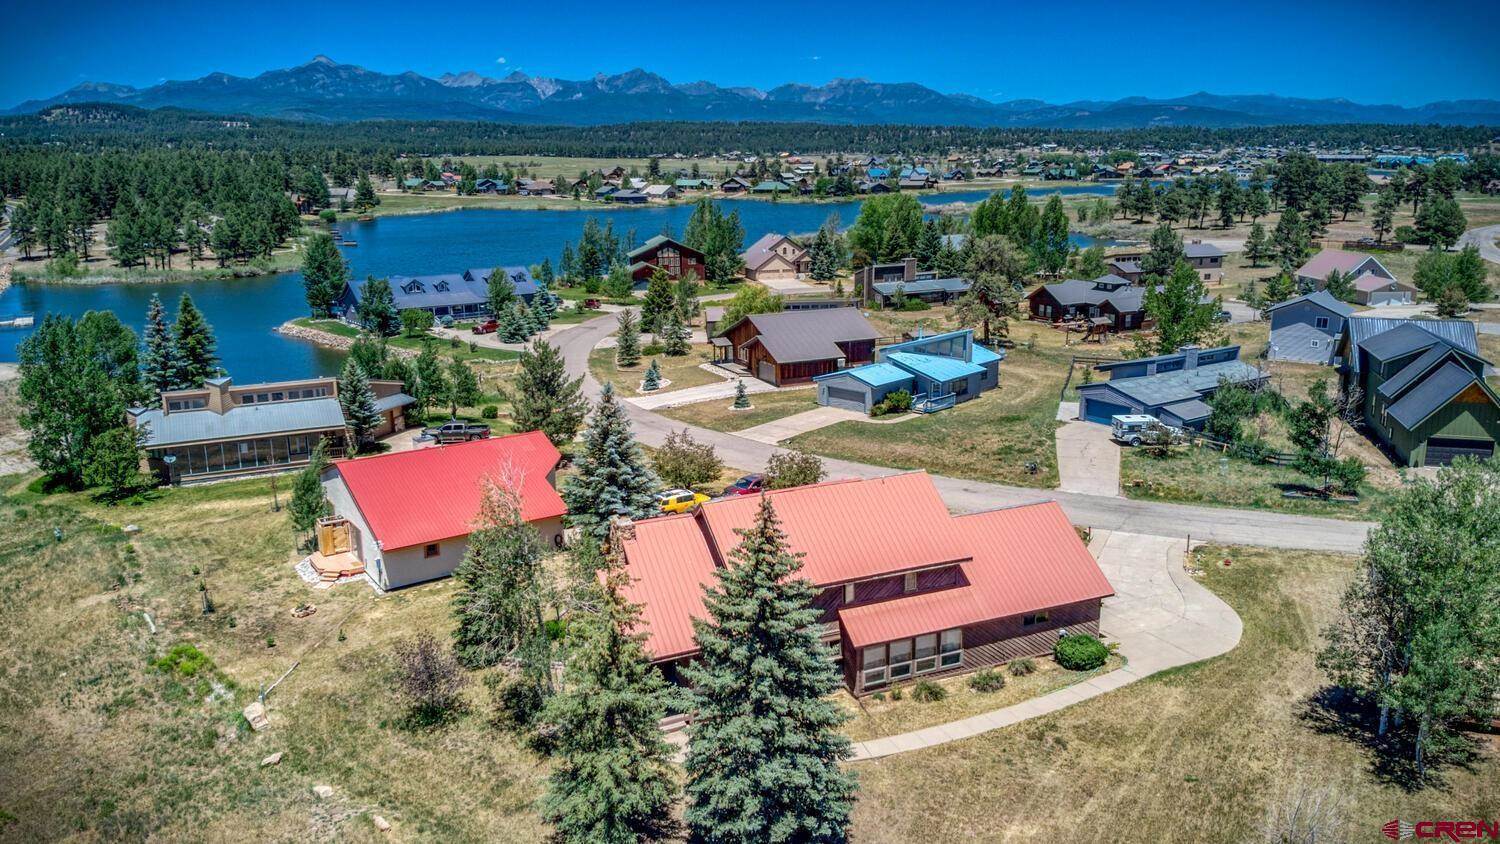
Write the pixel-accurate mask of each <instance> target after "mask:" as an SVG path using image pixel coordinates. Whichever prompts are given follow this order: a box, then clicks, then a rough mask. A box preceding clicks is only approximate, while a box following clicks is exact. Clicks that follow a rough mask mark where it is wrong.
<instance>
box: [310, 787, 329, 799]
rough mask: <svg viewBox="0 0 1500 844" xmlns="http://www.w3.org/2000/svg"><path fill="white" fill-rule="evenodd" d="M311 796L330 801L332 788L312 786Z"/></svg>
mask: <svg viewBox="0 0 1500 844" xmlns="http://www.w3.org/2000/svg"><path fill="white" fill-rule="evenodd" d="M313 794H315V795H317V797H318V799H319V800H331V799H333V786H331V785H315V786H313Z"/></svg>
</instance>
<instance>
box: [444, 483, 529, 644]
mask: <svg viewBox="0 0 1500 844" xmlns="http://www.w3.org/2000/svg"><path fill="white" fill-rule="evenodd" d="M523 482H524V479H522V478H519V477H505V476H501V477H486V478H484V479H483V481H482V483H483V493H482V497H481V498H480V504H479V514H478V516H476V517H475V520H474V530H473V532H472V533H470V534H469V544H468V548H467V549H466V550H465V551H464V558H463V560H462V561H461V562H460V563H459V564H458V565H457V566H456V567H455V568H454V569H453V579H454V580H455V581H456V582H457V583H458V591H457V592H456V593H455V594H454V596H453V614H454V616H455V617H456V619H457V622H458V623H457V624H456V625H455V627H454V630H453V639H454V643H453V655H454V656H456V657H458V661H459V662H461V663H463V665H464V666H465V667H467V668H487V667H489V666H491V665H495V664H496V663H498V662H500V661H501V660H502V659H505V658H507V657H510V656H512V655H513V654H515V653H516V652H517V651H518V650H519V651H521V652H523V653H526V652H532V653H535V652H536V651H537V650H543V649H545V648H546V645H545V642H546V639H547V631H546V628H545V627H544V625H543V619H542V607H543V603H544V598H545V579H544V577H543V572H542V552H543V548H544V546H543V544H542V537H541V534H539V533H537V531H536V528H534V527H532V526H531V525H529V524H527V523H526V520H525V519H523V518H522V517H521V497H520V492H519V490H520V486H521V484H522V483H523Z"/></svg>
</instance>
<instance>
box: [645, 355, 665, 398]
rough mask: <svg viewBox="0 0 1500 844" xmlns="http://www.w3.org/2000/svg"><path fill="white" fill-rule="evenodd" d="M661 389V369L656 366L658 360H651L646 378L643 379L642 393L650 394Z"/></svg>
mask: <svg viewBox="0 0 1500 844" xmlns="http://www.w3.org/2000/svg"><path fill="white" fill-rule="evenodd" d="M660 389H661V367H659V366H657V365H656V358H652V359H651V365H650V366H648V367H646V377H645V378H643V379H641V392H643V393H649V392H651V391H653V390H660Z"/></svg>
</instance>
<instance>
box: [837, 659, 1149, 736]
mask: <svg viewBox="0 0 1500 844" xmlns="http://www.w3.org/2000/svg"><path fill="white" fill-rule="evenodd" d="M1032 662H1033V663H1034V664H1035V665H1036V672H1035V673H1033V674H1027V675H1025V676H1023V677H1015V676H1012V675H1011V674H1010V672H1009V671H1007V670H1005V666H1001V667H1000V669H998V670H1000V671H1001V672H1002V673H1003V674H1004V675H1005V687H1004V688H1002V689H999V690H998V691H993V692H978V691H975V690H974V689H971V688H969V678H970V677H971V676H972V675H968V674H965V675H962V676H958V677H947V678H944V679H941V680H933V681H932V682H933V683H936V684H937V685H939V686H941V687H943V690H944V691H945V692H947V697H945V698H943V699H942V700H940V701H931V702H927V703H923V702H921V701H915V700H912V698H911V687H912V685H914V684H912V683H907V684H904V685H903V686H901V687H900V690H901V693H902V694H901V699H900V700H896V699H894V698H893V697H892V696H891V692H890V691H886V692H883V693H881V694H880V696H879V697H876V696H874V695H871V696H869V697H864V698H855V697H854V696H853V695H850V694H848V693H840V694H839V696H838V699H839V702H840V704H841V705H842V706H843V707H844V709H845V710H846V711H848V713H849V716H850V720H849V721H848V722H846V723H845V724H844V726H843V728H842V729H843V732H844V733H846V734H847V735H848V736H849V737H850V738H852V739H854V740H855V741H865V740H867V739H872V738H881V737H883V736H893V735H898V734H900V733H905V732H910V731H911V730H920V729H923V728H926V727H932V726H936V725H938V724H946V723H948V722H949V721H957V720H959V719H962V718H968V717H969V716H971V715H979V714H981V713H984V712H989V711H990V710H993V709H1000V708H1002V707H1006V706H1010V705H1012V704H1016V703H1020V702H1022V701H1025V700H1029V699H1031V698H1034V697H1040V696H1042V695H1044V694H1048V693H1049V692H1055V691H1057V690H1058V689H1061V688H1065V687H1067V686H1071V685H1073V684H1074V683H1078V682H1080V681H1083V680H1087V679H1088V678H1090V677H1097V676H1099V675H1100V674H1107V673H1109V672H1111V671H1114V670H1115V669H1117V668H1119V667H1121V666H1123V665H1124V664H1125V660H1124V659H1123V658H1122V657H1119V656H1114V655H1111V656H1110V658H1109V661H1108V662H1106V663H1105V664H1104V665H1103V666H1101V667H1099V668H1096V669H1094V670H1093V671H1069V670H1068V669H1066V668H1063V667H1062V666H1060V665H1058V664H1057V663H1056V662H1055V661H1053V660H1052V659H1051V658H1049V657H1039V658H1037V659H1035V660H1032Z"/></svg>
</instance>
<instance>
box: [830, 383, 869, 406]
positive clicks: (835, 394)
mask: <svg viewBox="0 0 1500 844" xmlns="http://www.w3.org/2000/svg"><path fill="white" fill-rule="evenodd" d="M824 389H825V390H827V391H828V392H827V397H828V406H829V407H842V408H844V409H845V410H858V411H860V412H867V411H868V410H869V408H867V407H865V394H864V393H862V392H860V391H859V390H847V389H841V388H839V387H825V388H824Z"/></svg>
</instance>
